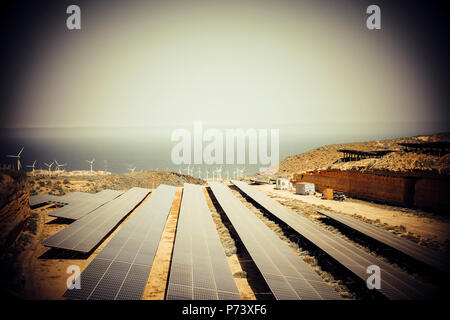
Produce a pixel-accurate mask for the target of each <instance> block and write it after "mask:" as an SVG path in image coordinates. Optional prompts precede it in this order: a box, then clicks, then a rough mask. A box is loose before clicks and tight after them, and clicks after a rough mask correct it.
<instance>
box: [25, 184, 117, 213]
mask: <svg viewBox="0 0 450 320" xmlns="http://www.w3.org/2000/svg"><path fill="white" fill-rule="evenodd" d="M112 194H115V195H116V196H118V195H120V194H122V192H121V191H115V190H109V189H106V190H103V191H100V192H98V193H87V192H78V191H75V192H71V193H67V194H65V195H62V196H56V195H52V194H37V195H32V196H30V201H29V203H30V207H32V208H33V207H36V206H39V205H45V204H50V203H55V204H58V205H62V206H67V205H78V204H79V203H85V202H87V201H89V200H93V201H96V200H97V199H102V198H104V197H106V198H108V197H109V196H110V195H112ZM107 200H108V199H107ZM105 202H106V200H105ZM56 211H58V210H56ZM56 211H55V212H56Z"/></svg>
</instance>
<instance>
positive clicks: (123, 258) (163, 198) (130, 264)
mask: <svg viewBox="0 0 450 320" xmlns="http://www.w3.org/2000/svg"><path fill="white" fill-rule="evenodd" d="M176 189H177V188H176V187H171V186H166V185H160V186H159V187H158V188H157V189H156V190H155V191H154V192H153V193H152V195H151V196H150V197H149V199H148V200H147V201H146V202H144V203H143V204H142V205H141V206H140V207H139V208H138V209H137V210H136V211H135V212H134V213H133V215H132V216H131V217H130V218H129V219H128V220H127V221H126V222H125V223H124V225H123V226H122V227H121V228H120V229H119V231H118V232H117V233H116V234H115V235H114V237H113V238H112V239H111V240H110V241H109V242H108V244H107V245H106V246H105V247H104V248H103V249H102V250H101V251H100V253H99V254H98V255H97V256H96V257H95V258H94V259H93V261H92V262H91V263H90V264H89V265H88V266H87V267H86V269H85V270H84V271H83V272H82V274H81V276H80V280H81V289H79V290H77V289H72V290H67V291H66V292H65V293H64V297H66V298H71V299H92V300H98V299H100V300H115V299H126V300H136V299H140V298H141V296H142V293H143V291H144V288H145V285H146V283H147V278H148V275H149V273H150V268H151V266H152V264H153V259H154V257H155V254H156V250H157V248H158V244H159V241H160V238H161V235H162V233H163V230H164V226H165V223H166V220H167V216H168V214H169V212H170V209H171V207H172V202H173V198H174V195H175V192H176Z"/></svg>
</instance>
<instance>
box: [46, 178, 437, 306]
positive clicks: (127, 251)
mask: <svg viewBox="0 0 450 320" xmlns="http://www.w3.org/2000/svg"><path fill="white" fill-rule="evenodd" d="M233 183H234V184H235V185H236V186H237V187H238V188H239V189H240V190H241V191H242V192H244V193H245V194H246V195H247V196H249V197H250V198H252V199H253V200H254V201H255V202H257V203H258V204H259V205H260V206H262V207H263V208H264V209H266V210H267V211H268V212H270V213H271V214H273V215H274V216H276V217H277V218H279V219H280V220H282V221H284V222H285V223H286V224H288V225H289V226H290V227H291V228H292V229H294V230H295V231H297V232H298V233H300V234H301V235H302V236H303V237H305V238H306V239H307V240H309V241H311V242H312V243H314V244H315V245H316V246H318V247H319V248H320V249H322V250H323V251H324V252H325V253H327V254H328V255H330V256H331V257H333V258H334V259H335V260H337V261H338V262H339V263H341V264H342V265H344V266H345V267H346V268H348V269H349V270H350V271H352V272H354V273H355V274H356V275H358V276H359V277H361V278H362V279H364V280H365V279H366V278H367V272H366V269H367V266H369V265H373V264H375V265H378V266H379V267H380V268H381V270H382V272H383V275H382V289H380V291H381V292H382V293H383V294H384V295H386V296H387V297H389V298H392V299H409V298H412V299H414V298H428V297H430V296H431V294H432V293H433V292H434V289H435V288H434V287H432V286H430V285H426V284H423V283H421V282H419V281H417V280H416V279H414V278H412V277H411V276H409V275H407V274H406V273H404V272H401V271H399V270H397V269H394V268H393V267H391V266H390V265H388V264H386V263H384V262H382V261H381V260H379V259H376V258H375V257H373V256H371V255H369V254H367V253H366V252H364V251H362V250H360V249H358V248H356V247H355V246H353V245H351V244H350V243H349V242H347V241H345V240H343V239H341V238H339V237H337V236H335V235H334V234H331V233H330V232H328V231H326V230H324V229H323V228H321V227H319V226H318V225H316V224H314V223H312V222H311V221H309V220H308V219H306V218H303V217H300V216H299V215H297V214H296V213H294V212H292V211H290V210H289V209H287V208H286V207H284V206H282V205H281V204H279V203H278V202H276V201H275V200H273V199H270V198H269V197H267V196H266V195H264V194H262V193H261V192H259V191H257V190H256V189H254V188H252V187H250V186H248V185H247V184H245V183H242V182H239V181H233ZM210 185H211V190H212V192H213V194H214V197H215V198H216V199H217V201H218V202H219V204H220V206H221V207H222V209H223V210H224V212H225V214H226V215H227V217H228V218H229V220H230V221H231V223H232V225H233V227H234V229H235V230H236V232H237V233H238V236H239V237H240V238H241V240H242V242H243V244H244V246H245V247H246V249H247V251H248V252H249V253H250V255H251V257H252V259H253V261H254V262H255V264H256V265H257V267H258V269H259V271H260V272H261V274H262V275H263V277H264V279H265V281H266V283H267V284H268V286H269V287H270V289H271V291H272V293H273V294H274V296H275V297H276V298H277V299H340V296H339V295H338V294H337V293H336V292H335V291H334V290H333V289H332V288H331V287H330V286H329V285H328V284H326V283H325V282H324V281H323V280H322V279H321V278H320V277H319V276H318V275H317V274H316V273H315V272H314V271H313V270H312V269H311V267H310V266H309V265H307V264H306V263H305V262H303V260H302V259H301V258H300V257H299V256H298V255H296V254H295V253H294V252H293V251H292V249H291V248H290V247H288V245H287V244H286V243H285V242H283V241H282V240H281V239H279V238H278V237H277V236H276V235H275V234H274V233H273V232H272V231H271V230H270V229H269V228H268V227H267V226H266V225H265V224H264V223H263V222H262V221H261V220H260V219H258V218H257V217H256V215H254V214H253V213H252V212H251V211H250V210H249V209H248V208H246V207H245V206H244V205H243V204H242V202H241V201H240V200H239V199H237V198H236V197H235V196H234V195H233V194H232V193H231V191H230V190H229V188H227V187H226V186H225V185H223V184H219V183H211V184H210ZM148 193H149V190H147V189H142V188H132V189H130V190H129V191H127V192H125V193H124V194H122V195H120V196H118V197H116V198H114V199H113V200H111V201H109V202H107V203H105V204H103V205H102V206H100V207H98V208H97V209H95V210H93V211H92V212H90V213H88V214H86V215H85V216H84V217H82V218H80V219H79V220H77V221H76V222H74V223H72V224H71V225H69V226H68V227H67V228H65V229H64V230H62V231H60V232H59V233H57V234H55V235H54V236H52V237H50V238H49V239H47V240H46V241H44V245H47V246H53V247H57V248H64V249H70V250H75V251H81V252H90V251H92V250H93V248H94V247H95V246H97V245H98V244H99V243H100V242H101V241H102V239H104V238H105V237H106V235H107V234H108V233H109V232H111V231H112V230H113V229H114V228H115V227H116V226H117V225H118V224H119V223H120V221H121V220H122V219H123V218H124V217H125V216H126V215H128V214H129V213H130V212H131V211H132V210H133V209H134V208H135V207H136V206H137V205H138V204H139V203H140V202H141V201H142V200H143V199H144V198H145V197H146V196H147V195H148ZM174 195H175V188H174V187H169V186H164V185H161V186H160V187H158V189H157V190H156V191H155V192H154V194H152V195H151V196H150V198H149V200H148V201H146V202H145V203H144V204H143V205H142V206H140V207H139V208H138V209H137V210H136V211H135V212H134V214H133V215H132V216H131V218H130V219H129V220H128V221H127V222H126V223H125V224H124V225H123V226H122V227H121V228H120V229H119V231H118V232H117V234H116V235H115V236H114V237H113V238H112V239H111V240H110V241H109V242H108V244H107V245H106V246H105V248H103V250H102V251H101V252H100V253H99V254H98V255H97V257H96V258H95V259H94V260H93V261H92V262H91V264H89V266H88V267H87V268H86V269H85V270H84V271H83V273H82V275H81V281H82V289H81V290H76V289H74V290H68V291H67V292H66V293H65V294H64V296H65V297H68V298H78V299H139V298H140V297H141V296H142V292H143V290H144V287H145V284H146V281H147V278H148V274H149V272H150V268H151V265H152V263H153V258H154V255H155V253H156V250H157V248H158V244H159V240H160V238H161V235H162V232H163V229H164V225H165V222H166V219H167V216H168V214H169V212H170V209H171V206H172V202H173V198H174ZM166 298H167V299H239V293H238V291H237V289H236V285H235V283H234V280H233V277H232V275H231V273H230V269H229V267H228V265H227V261H226V257H225V255H224V250H223V248H222V246H221V244H220V240H219V238H218V234H217V230H216V228H215V224H214V222H213V220H212V218H211V214H210V211H209V208H208V206H207V204H206V201H205V198H204V195H203V192H202V187H201V186H196V185H189V184H185V186H184V193H183V198H182V203H181V207H180V213H179V219H178V226H177V229H176V237H175V243H174V250H173V257H172V264H171V268H170V274H169V282H168V289H167V295H166Z"/></svg>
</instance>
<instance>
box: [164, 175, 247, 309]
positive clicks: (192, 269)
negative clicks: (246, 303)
mask: <svg viewBox="0 0 450 320" xmlns="http://www.w3.org/2000/svg"><path fill="white" fill-rule="evenodd" d="M166 299H167V300H184V299H187V300H218V299H227V300H238V299H240V295H239V291H238V290H237V287H236V283H235V282H234V279H233V276H232V274H231V271H230V268H229V266H228V262H227V258H226V256H225V253H224V249H223V247H222V244H221V242H220V239H219V235H218V234H217V229H216V225H215V223H214V221H213V219H212V217H211V212H210V211H209V208H208V205H207V203H206V200H205V197H204V194H203V189H202V187H201V186H200V185H194V184H188V183H185V184H184V190H183V198H182V201H181V208H180V214H179V216H178V225H177V231H176V237H175V244H174V250H173V256H172V264H171V268H170V275H169V285H168V289H167V295H166Z"/></svg>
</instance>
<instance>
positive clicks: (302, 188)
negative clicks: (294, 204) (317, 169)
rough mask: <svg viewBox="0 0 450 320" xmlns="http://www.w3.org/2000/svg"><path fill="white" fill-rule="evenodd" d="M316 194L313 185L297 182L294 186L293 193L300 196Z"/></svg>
mask: <svg viewBox="0 0 450 320" xmlns="http://www.w3.org/2000/svg"><path fill="white" fill-rule="evenodd" d="M314 192H316V190H315V186H314V183H309V182H299V183H297V184H295V193H296V194H302V195H308V194H309V195H311V194H314Z"/></svg>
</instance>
